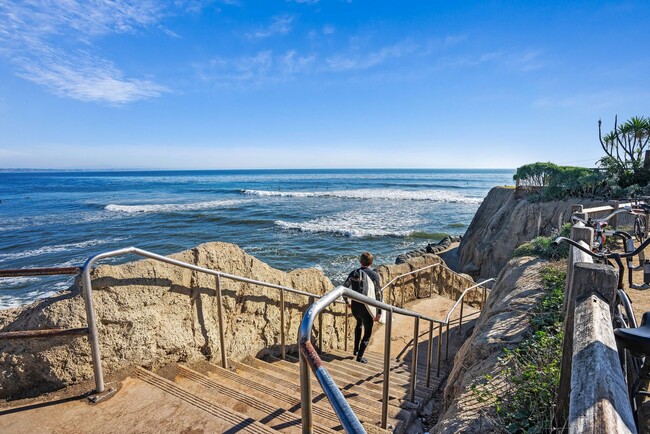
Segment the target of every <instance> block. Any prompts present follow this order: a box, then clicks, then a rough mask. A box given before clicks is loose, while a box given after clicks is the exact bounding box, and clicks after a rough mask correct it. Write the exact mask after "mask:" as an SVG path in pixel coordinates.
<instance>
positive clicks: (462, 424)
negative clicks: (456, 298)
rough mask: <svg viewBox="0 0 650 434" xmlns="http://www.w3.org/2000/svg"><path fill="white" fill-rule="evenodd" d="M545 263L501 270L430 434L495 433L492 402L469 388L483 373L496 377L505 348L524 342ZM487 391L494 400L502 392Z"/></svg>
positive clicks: (515, 263)
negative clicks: (443, 408) (493, 395)
mask: <svg viewBox="0 0 650 434" xmlns="http://www.w3.org/2000/svg"><path fill="white" fill-rule="evenodd" d="M545 264H546V263H545V262H544V261H542V260H540V259H535V258H530V257H527V258H516V259H513V260H512V261H510V262H509V263H508V265H507V266H506V268H504V270H503V271H502V273H501V275H500V276H499V280H498V283H497V285H496V286H495V287H494V289H493V290H492V292H491V294H490V296H489V298H488V301H487V304H486V306H485V309H484V310H483V311H482V312H481V316H480V317H479V319H478V321H477V323H476V325H475V327H474V331H473V333H472V335H471V336H470V337H469V338H468V339H467V341H465V343H464V344H463V346H462V347H461V349H460V351H459V352H458V353H457V354H456V357H455V359H454V367H453V369H452V371H451V373H450V375H449V379H448V381H447V386H446V388H445V411H444V413H443V414H442V415H441V417H440V419H439V421H438V424H437V425H436V426H435V427H434V428H433V429H432V430H431V432H434V433H440V434H442V433H444V434H451V433H458V432H467V433H478V432H494V431H496V430H497V425H496V424H495V412H494V403H493V402H491V401H484V400H483V399H481V397H479V396H477V395H476V392H475V391H474V390H473V386H479V385H481V384H483V383H484V382H485V375H486V374H487V375H492V376H493V377H495V378H496V377H498V369H499V368H498V358H499V357H501V356H503V350H504V348H509V349H514V348H515V347H516V346H517V345H518V344H519V342H520V341H521V340H522V339H523V338H524V337H525V335H526V332H527V330H528V324H529V320H530V317H531V315H532V312H531V310H532V308H533V307H534V306H535V305H536V304H537V303H538V302H539V301H540V300H541V298H542V297H543V296H544V286H543V283H542V280H541V276H540V270H541V269H542V268H543V267H544V266H545ZM494 383H496V381H494ZM491 390H492V391H493V392H494V394H495V396H498V395H499V393H503V390H500V388H499V387H497V386H495V387H494V388H493V389H491Z"/></svg>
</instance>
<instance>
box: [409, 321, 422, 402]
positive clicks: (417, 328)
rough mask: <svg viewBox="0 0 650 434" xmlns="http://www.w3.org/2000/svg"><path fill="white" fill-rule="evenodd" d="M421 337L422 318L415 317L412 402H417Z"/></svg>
mask: <svg viewBox="0 0 650 434" xmlns="http://www.w3.org/2000/svg"><path fill="white" fill-rule="evenodd" d="M419 336H420V318H418V317H415V321H414V325H413V352H412V353H411V357H412V360H411V394H410V401H411V402H415V383H416V382H417V376H418V338H419Z"/></svg>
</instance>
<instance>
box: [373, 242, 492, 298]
mask: <svg viewBox="0 0 650 434" xmlns="http://www.w3.org/2000/svg"><path fill="white" fill-rule="evenodd" d="M438 262H441V263H442V265H441V266H438V267H433V268H431V269H429V270H425V271H423V272H419V273H417V274H412V275H409V276H406V277H403V278H400V279H398V280H397V281H396V282H395V283H394V284H393V285H391V286H390V287H388V288H387V289H386V290H385V291H384V301H385V302H386V303H392V304H395V305H396V306H401V305H402V290H403V291H404V303H408V302H410V301H413V300H415V299H416V298H424V297H428V296H429V294H430V291H433V293H435V294H440V295H444V296H446V297H448V298H451V299H454V300H456V299H458V297H460V295H461V294H462V292H463V291H464V290H465V289H467V288H469V287H470V286H473V285H474V284H475V283H474V280H473V279H472V278H471V277H470V276H468V275H459V274H456V273H454V272H453V271H451V270H450V269H449V268H447V267H446V266H445V265H444V261H442V259H440V257H438V256H437V255H434V254H432V253H425V254H421V255H419V256H414V257H410V258H407V259H406V262H404V263H401V264H395V265H382V266H380V267H378V268H377V272H378V273H379V276H380V277H381V282H382V285H386V284H387V283H388V282H390V281H391V280H392V279H394V278H395V277H397V276H400V275H402V274H405V273H408V272H410V271H414V270H417V269H420V268H424V267H426V266H428V265H431V264H436V263H438ZM481 299H482V294H480V293H479V292H478V291H476V292H471V293H469V294H468V295H467V301H468V302H470V304H476V303H477V302H478V301H479V300H481Z"/></svg>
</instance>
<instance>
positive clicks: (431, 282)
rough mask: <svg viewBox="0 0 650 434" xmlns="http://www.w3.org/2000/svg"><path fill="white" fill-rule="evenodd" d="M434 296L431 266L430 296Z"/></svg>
mask: <svg viewBox="0 0 650 434" xmlns="http://www.w3.org/2000/svg"><path fill="white" fill-rule="evenodd" d="M431 297H433V267H431V277H430V278H429V298H431Z"/></svg>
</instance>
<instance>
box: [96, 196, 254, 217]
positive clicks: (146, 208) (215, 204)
mask: <svg viewBox="0 0 650 434" xmlns="http://www.w3.org/2000/svg"><path fill="white" fill-rule="evenodd" d="M240 203H242V201H241V200H235V199H232V200H212V201H208V202H195V203H162V204H153V205H144V204H143V205H117V204H112V203H111V204H109V205H106V206H105V207H104V209H105V210H106V211H112V212H118V213H127V214H137V213H165V212H177V211H200V210H205V209H214V208H222V207H227V206H232V205H238V204H240Z"/></svg>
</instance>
